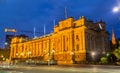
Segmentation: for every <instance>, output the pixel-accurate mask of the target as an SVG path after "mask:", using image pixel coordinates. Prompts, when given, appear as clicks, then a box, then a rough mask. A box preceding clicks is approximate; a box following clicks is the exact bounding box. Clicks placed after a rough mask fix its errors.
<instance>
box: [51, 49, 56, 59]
mask: <svg viewBox="0 0 120 73" xmlns="http://www.w3.org/2000/svg"><path fill="white" fill-rule="evenodd" d="M54 53H55V50H54V49H52V60H54Z"/></svg>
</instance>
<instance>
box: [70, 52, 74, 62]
mask: <svg viewBox="0 0 120 73" xmlns="http://www.w3.org/2000/svg"><path fill="white" fill-rule="evenodd" d="M70 55H71V56H72V61H73V63H74V60H75V58H74V52H70Z"/></svg>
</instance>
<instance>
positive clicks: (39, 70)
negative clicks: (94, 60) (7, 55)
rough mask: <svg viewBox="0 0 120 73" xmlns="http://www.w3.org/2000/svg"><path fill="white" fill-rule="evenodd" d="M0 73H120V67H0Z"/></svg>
mask: <svg viewBox="0 0 120 73" xmlns="http://www.w3.org/2000/svg"><path fill="white" fill-rule="evenodd" d="M0 73H120V66H111V65H103V66H101V65H66V66H63V65H60V66H58V65H56V66H35V65H33V66H28V65H27V66H26V65H20V66H10V67H5V66H4V67H2V66H1V67H0Z"/></svg>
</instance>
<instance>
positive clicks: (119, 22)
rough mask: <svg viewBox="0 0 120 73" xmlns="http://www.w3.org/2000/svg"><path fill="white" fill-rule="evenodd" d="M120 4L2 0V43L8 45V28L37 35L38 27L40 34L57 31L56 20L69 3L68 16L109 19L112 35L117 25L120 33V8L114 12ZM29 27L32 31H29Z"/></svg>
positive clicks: (111, 1)
mask: <svg viewBox="0 0 120 73" xmlns="http://www.w3.org/2000/svg"><path fill="white" fill-rule="evenodd" d="M115 6H118V7H119V8H120V0H0V47H4V42H5V36H6V34H13V33H10V32H7V33H5V32H4V29H5V28H14V29H16V30H17V34H26V35H29V36H30V37H33V30H34V27H35V28H36V32H40V34H37V33H36V36H41V35H43V31H44V29H43V27H44V24H45V25H46V33H50V32H52V31H53V26H54V24H53V20H54V19H55V23H56V24H58V22H59V21H60V20H63V19H65V11H64V10H65V7H66V8H67V14H68V17H73V18H74V19H75V20H77V19H79V17H80V16H85V17H86V18H87V19H90V20H93V21H94V22H96V21H100V20H101V19H102V20H103V21H105V22H106V26H107V31H109V33H110V36H111V32H112V28H114V32H115V36H116V38H118V37H120V35H119V31H120V11H118V12H113V11H112V10H113V8H114V7H115ZM25 31H29V32H31V33H27V32H25Z"/></svg>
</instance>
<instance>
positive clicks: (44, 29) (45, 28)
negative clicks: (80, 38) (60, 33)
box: [44, 24, 46, 36]
mask: <svg viewBox="0 0 120 73" xmlns="http://www.w3.org/2000/svg"><path fill="white" fill-rule="evenodd" d="M45 34H46V27H45V24H44V36H45Z"/></svg>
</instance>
